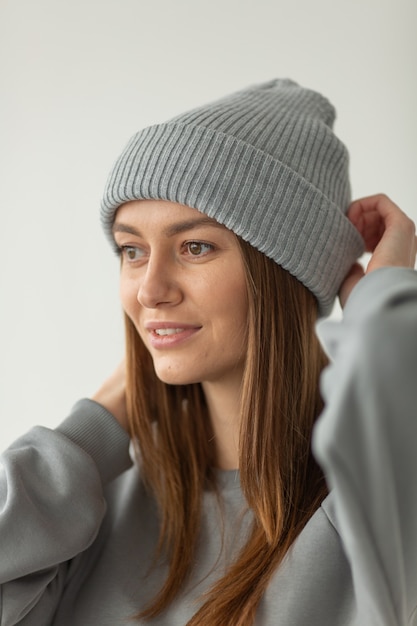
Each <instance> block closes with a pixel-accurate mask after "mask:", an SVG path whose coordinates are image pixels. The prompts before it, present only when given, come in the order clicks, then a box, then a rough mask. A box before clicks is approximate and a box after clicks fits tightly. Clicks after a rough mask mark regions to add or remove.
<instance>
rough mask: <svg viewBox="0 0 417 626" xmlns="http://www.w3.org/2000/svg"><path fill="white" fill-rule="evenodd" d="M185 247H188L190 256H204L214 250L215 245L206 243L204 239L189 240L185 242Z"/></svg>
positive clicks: (187, 250)
mask: <svg viewBox="0 0 417 626" xmlns="http://www.w3.org/2000/svg"><path fill="white" fill-rule="evenodd" d="M184 248H185V249H186V252H187V254H189V255H190V256H195V257H199V256H204V255H206V254H208V253H209V252H211V251H212V250H214V246H213V245H212V244H210V243H205V242H204V241H187V242H186V243H185V244H184Z"/></svg>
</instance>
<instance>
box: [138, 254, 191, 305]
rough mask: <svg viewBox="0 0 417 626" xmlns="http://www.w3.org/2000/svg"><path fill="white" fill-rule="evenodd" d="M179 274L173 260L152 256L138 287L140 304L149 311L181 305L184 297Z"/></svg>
mask: <svg viewBox="0 0 417 626" xmlns="http://www.w3.org/2000/svg"><path fill="white" fill-rule="evenodd" d="M177 274H178V268H176V267H175V262H174V261H173V260H169V259H167V258H166V257H165V256H162V255H160V256H159V255H156V254H155V255H151V256H150V258H149V260H148V263H147V264H146V267H145V271H144V274H143V275H142V276H141V279H140V284H139V287H138V292H137V299H138V302H139V304H140V305H141V306H143V307H146V308H147V309H155V308H159V307H161V306H175V305H176V304H179V302H181V300H182V297H183V296H182V290H181V288H180V284H179V280H178V276H177Z"/></svg>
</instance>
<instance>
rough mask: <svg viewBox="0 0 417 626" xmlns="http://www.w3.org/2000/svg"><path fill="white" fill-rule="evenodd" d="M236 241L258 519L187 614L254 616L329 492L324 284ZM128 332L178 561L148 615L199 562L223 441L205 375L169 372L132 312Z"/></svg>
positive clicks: (246, 489) (164, 540)
mask: <svg viewBox="0 0 417 626" xmlns="http://www.w3.org/2000/svg"><path fill="white" fill-rule="evenodd" d="M238 241H239V244H240V247H241V251H242V255H243V259H244V263H245V268H246V276H247V289H248V301H249V314H248V328H247V357H246V365H245V373H244V376H243V380H242V399H241V431H240V439H239V443H240V445H239V456H240V465H239V469H240V476H241V484H242V490H243V493H244V495H245V497H246V500H247V502H248V504H249V506H250V507H251V509H252V510H253V513H254V523H253V528H252V532H251V535H250V537H249V539H248V541H247V542H246V544H245V545H244V546H243V548H242V550H241V552H240V554H239V555H238V557H237V558H236V560H235V561H234V562H233V563H232V564H231V565H230V566H229V569H228V571H227V572H226V574H225V575H224V576H223V577H222V578H221V579H220V580H219V581H218V582H217V583H216V584H215V585H214V586H213V587H212V588H211V589H210V590H209V591H208V592H207V593H206V594H205V596H204V598H203V604H202V606H201V608H200V610H198V612H197V613H196V614H195V616H194V617H193V618H192V619H191V620H190V621H189V622H188V625H189V626H224V625H225V624H233V625H234V626H250V625H251V624H253V622H254V619H255V614H256V608H257V606H258V604H259V601H260V600H261V598H262V595H263V593H264V591H265V589H266V587H267V585H268V582H269V580H270V578H271V576H272V574H273V573H274V571H275V570H276V568H277V566H278V564H279V563H280V561H281V560H282V558H283V556H284V555H285V553H286V552H287V550H288V548H289V547H290V546H291V544H292V543H293V542H294V540H295V539H296V537H297V536H298V535H299V533H300V532H301V530H302V529H303V527H304V526H305V525H306V523H307V522H308V520H309V519H310V518H311V516H312V515H313V513H314V512H315V511H316V509H317V508H318V506H319V505H320V503H321V501H322V500H323V498H324V497H325V495H326V493H327V488H326V484H325V481H324V479H323V475H322V472H321V470H320V468H319V466H318V465H317V464H316V462H315V460H314V459H313V457H312V454H311V450H310V440H311V433H312V428H313V425H314V422H315V420H316V418H317V416H318V414H319V413H320V410H321V408H322V401H321V398H320V394H319V388H318V380H319V375H320V372H321V370H322V368H323V366H324V365H325V363H326V358H325V356H324V353H323V351H322V349H321V347H320V345H319V342H318V340H317V338H316V335H315V333H314V323H315V321H316V317H317V305H316V302H315V299H314V296H313V295H312V294H311V293H310V292H309V291H308V290H307V289H306V288H305V287H304V286H303V285H302V284H301V283H300V282H299V281H298V280H297V279H295V278H294V277H293V276H291V275H290V274H289V273H288V272H286V271H285V270H283V269H282V268H281V267H279V266H278V265H277V264H276V263H275V262H273V261H271V260H270V259H268V258H267V257H266V256H265V255H264V254H262V253H260V252H258V251H257V250H255V249H254V248H253V247H252V246H250V245H249V244H247V243H245V242H244V241H242V240H241V239H238ZM126 342H127V373H128V374H127V376H128V378H127V402H128V413H129V419H130V429H131V435H132V438H133V440H134V441H135V442H137V446H138V451H139V455H140V462H141V464H142V468H143V470H142V471H143V475H144V480H145V481H146V483H147V484H148V485H149V487H150V488H151V489H152V491H153V493H154V495H155V497H156V499H157V501H158V504H159V509H160V513H161V527H160V540H159V546H158V554H159V553H161V552H162V551H164V552H165V553H166V554H167V557H168V559H169V563H170V567H169V572H168V576H167V579H166V581H165V583H164V584H163V586H162V588H161V589H160V591H159V592H158V594H157V595H156V597H155V598H154V599H153V600H152V602H151V603H150V605H149V606H148V607H147V608H146V609H145V610H143V611H141V612H140V613H139V614H138V616H137V617H139V618H142V619H146V618H151V617H154V616H156V615H158V614H159V613H161V612H162V611H163V610H164V609H165V608H167V607H168V605H169V604H170V602H171V601H172V600H173V598H174V597H175V596H176V595H177V593H178V592H179V591H180V590H181V588H182V586H183V584H184V583H185V581H186V579H187V576H188V575H189V574H190V572H191V569H192V563H193V557H194V553H195V548H196V543H197V538H198V533H199V528H200V515H201V499H202V493H203V490H204V488H207V487H210V486H211V487H212V488H213V489H215V481H214V475H213V467H214V466H215V453H214V451H213V447H212V445H211V444H210V441H211V439H212V432H211V426H210V420H209V416H208V411H207V407H206V403H205V399H204V394H203V392H202V388H201V385H200V384H193V385H184V386H171V385H166V384H165V383H163V382H161V381H160V380H159V379H158V378H157V377H156V375H155V372H154V369H153V365H152V360H151V357H150V355H149V353H148V352H147V350H146V348H145V347H144V345H143V343H142V341H141V339H140V338H139V336H138V333H137V331H136V330H135V327H134V325H133V323H132V322H131V320H130V319H129V318H127V317H126ZM173 416H175V418H174V417H173ZM155 425H156V426H155ZM167 477H169V480H168V479H167Z"/></svg>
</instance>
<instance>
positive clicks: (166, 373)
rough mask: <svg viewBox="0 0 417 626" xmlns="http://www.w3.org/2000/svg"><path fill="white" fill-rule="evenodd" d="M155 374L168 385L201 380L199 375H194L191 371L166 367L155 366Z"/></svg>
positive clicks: (187, 383)
mask: <svg viewBox="0 0 417 626" xmlns="http://www.w3.org/2000/svg"><path fill="white" fill-rule="evenodd" d="M155 374H156V375H157V377H158V378H159V380H161V381H162V382H163V383H166V384H167V385H192V384H194V383H199V382H201V381H200V379H199V377H198V376H196V375H195V373H194V376H192V375H191V374H190V373H186V372H178V371H175V370H172V369H171V370H169V369H168V370H167V369H165V368H157V367H155Z"/></svg>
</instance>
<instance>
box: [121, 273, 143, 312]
mask: <svg viewBox="0 0 417 626" xmlns="http://www.w3.org/2000/svg"><path fill="white" fill-rule="evenodd" d="M119 296H120V302H121V304H122V307H123V310H124V311H125V312H126V313H127V314H128V316H129V317H133V313H134V312H135V310H136V309H137V307H138V306H139V304H138V300H137V289H136V286H135V285H134V284H133V283H132V282H131V281H129V280H126V279H123V278H122V279H121V280H120V284H119Z"/></svg>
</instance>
